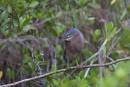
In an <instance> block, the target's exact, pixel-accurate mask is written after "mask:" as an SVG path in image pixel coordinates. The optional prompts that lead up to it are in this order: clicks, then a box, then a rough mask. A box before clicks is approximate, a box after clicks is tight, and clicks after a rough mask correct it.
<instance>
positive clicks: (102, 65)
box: [0, 56, 130, 87]
mask: <svg viewBox="0 0 130 87" xmlns="http://www.w3.org/2000/svg"><path fill="white" fill-rule="evenodd" d="M128 60H130V56H129V57H126V58H122V59H117V60H115V61H112V62H108V63H105V64H93V65H83V66H82V67H81V66H73V67H68V68H65V69H60V70H57V71H54V72H49V73H46V74H43V75H39V76H34V77H32V78H27V79H23V80H20V81H17V82H14V83H9V84H5V85H0V87H10V86H15V85H18V84H21V83H24V82H28V81H32V80H36V79H40V78H45V77H47V76H50V75H53V74H56V73H61V72H66V71H69V70H73V69H85V68H95V67H106V66H109V65H112V64H116V63H119V62H122V61H128Z"/></svg>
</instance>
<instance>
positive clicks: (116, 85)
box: [0, 0, 130, 87]
mask: <svg viewBox="0 0 130 87" xmlns="http://www.w3.org/2000/svg"><path fill="white" fill-rule="evenodd" d="M111 1H112V0H109V1H108V2H109V7H108V8H109V10H110V12H109V13H110V14H114V17H113V20H112V21H111V22H108V23H106V24H105V26H104V27H103V29H99V28H95V29H93V30H92V31H91V29H90V31H89V30H87V31H84V29H83V28H86V27H87V26H88V25H92V24H93V23H94V17H92V15H91V13H92V12H93V11H94V9H96V8H99V7H100V4H99V0H0V37H1V38H2V39H10V38H17V37H21V36H25V35H32V36H35V37H37V38H39V37H40V38H49V39H54V38H57V37H60V36H61V34H63V32H64V31H66V29H67V28H69V27H77V28H79V29H80V30H81V32H83V33H84V36H85V38H86V39H87V40H88V41H92V44H93V45H94V46H95V47H97V48H100V46H101V44H98V43H99V42H100V40H101V41H102V43H103V44H104V45H102V46H101V49H102V51H103V53H104V54H105V55H106V56H108V54H109V53H110V57H111V58H112V59H113V60H116V59H119V58H124V57H126V56H129V54H130V36H129V35H130V29H129V28H130V27H128V26H125V27H124V26H123V21H124V20H127V19H129V17H130V15H129V13H130V4H129V3H130V2H129V1H127V0H126V2H127V6H126V5H125V1H124V0H115V3H114V4H110V3H111ZM113 1H114V0H113ZM33 18H37V19H40V20H42V21H43V22H44V25H43V27H42V28H41V29H38V28H35V27H34V26H33V25H32V19H33ZM115 39H116V40H118V42H117V43H116V46H114V49H113V50H111V51H110V48H111V46H113V43H114V42H115ZM2 47H3V45H1V49H2ZM22 52H23V56H22V57H23V59H22V61H23V62H22V66H21V67H20V72H21V73H22V75H23V76H25V77H32V76H35V75H39V72H38V71H37V65H36V64H39V66H40V68H44V67H45V65H46V63H43V60H42V56H41V55H40V52H39V51H37V50H36V51H35V52H34V57H35V58H34V59H32V58H31V56H30V53H29V51H28V49H27V48H23V49H22ZM55 52H56V57H57V60H58V63H59V65H60V68H63V66H64V64H63V63H64V62H63V48H62V46H61V45H59V44H56V46H55ZM83 54H84V55H85V56H86V58H89V57H91V56H92V55H94V52H92V51H91V50H90V49H88V48H87V47H86V48H85V50H84V52H83ZM34 61H35V63H34ZM129 65H130V62H129V61H128V62H122V63H119V64H116V65H115V70H114V71H111V70H110V69H109V68H106V69H105V77H104V78H103V79H102V80H100V78H99V74H98V73H99V72H98V68H92V69H91V70H90V72H89V75H88V76H87V77H86V78H84V74H85V70H80V71H77V72H75V73H73V74H72V75H70V73H71V72H67V73H57V74H54V75H52V76H49V77H46V78H45V80H46V81H45V82H46V83H47V84H46V87H129V85H130V79H129V75H130V69H129ZM54 70H56V69H55V68H54V69H52V71H54ZM6 73H7V76H8V77H9V78H11V79H12V78H14V77H15V76H16V72H15V70H13V69H11V68H9V67H8V69H7V71H6ZM38 81H39V82H40V81H41V80H38ZM41 82H43V81H41ZM30 84H31V85H30ZM37 84H39V83H38V82H36V81H34V82H28V83H27V84H26V85H29V87H31V86H32V87H33V85H37Z"/></svg>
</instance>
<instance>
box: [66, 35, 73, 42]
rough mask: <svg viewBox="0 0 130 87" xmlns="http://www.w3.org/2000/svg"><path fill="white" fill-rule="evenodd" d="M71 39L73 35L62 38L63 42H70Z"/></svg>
mask: <svg viewBox="0 0 130 87" xmlns="http://www.w3.org/2000/svg"><path fill="white" fill-rule="evenodd" d="M72 38H73V35H68V36H67V37H65V38H64V40H65V41H70V40H71V39H72Z"/></svg>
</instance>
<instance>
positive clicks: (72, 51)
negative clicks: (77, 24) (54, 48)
mask: <svg viewBox="0 0 130 87" xmlns="http://www.w3.org/2000/svg"><path fill="white" fill-rule="evenodd" d="M84 43H85V40H84V36H83V34H82V33H81V32H80V31H79V30H78V29H75V28H71V29H69V30H68V31H67V32H65V33H64V45H65V56H64V59H65V60H66V61H67V62H70V61H72V60H73V58H75V56H77V55H78V54H80V52H81V51H82V49H83V48H84Z"/></svg>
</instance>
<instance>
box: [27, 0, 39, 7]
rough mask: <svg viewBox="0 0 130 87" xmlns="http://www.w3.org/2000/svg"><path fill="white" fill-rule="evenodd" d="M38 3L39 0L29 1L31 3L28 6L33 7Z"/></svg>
mask: <svg viewBox="0 0 130 87" xmlns="http://www.w3.org/2000/svg"><path fill="white" fill-rule="evenodd" d="M38 4H39V2H38V1H33V2H31V4H30V6H29V7H32V8H34V7H36V6H37V5H38Z"/></svg>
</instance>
